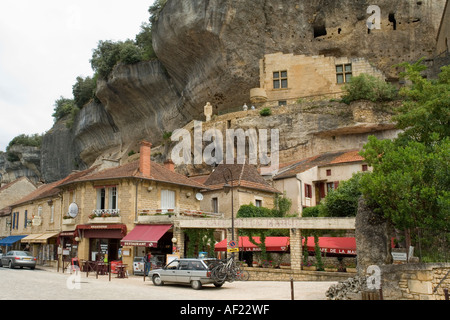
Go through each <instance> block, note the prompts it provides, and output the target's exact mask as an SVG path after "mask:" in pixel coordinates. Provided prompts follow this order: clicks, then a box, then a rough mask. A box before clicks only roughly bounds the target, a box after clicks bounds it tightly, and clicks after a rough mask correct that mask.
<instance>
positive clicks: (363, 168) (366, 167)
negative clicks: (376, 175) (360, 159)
mask: <svg viewBox="0 0 450 320" xmlns="http://www.w3.org/2000/svg"><path fill="white" fill-rule="evenodd" d="M368 170H369V167H368V166H367V164H363V165H362V171H363V172H366V171H368Z"/></svg>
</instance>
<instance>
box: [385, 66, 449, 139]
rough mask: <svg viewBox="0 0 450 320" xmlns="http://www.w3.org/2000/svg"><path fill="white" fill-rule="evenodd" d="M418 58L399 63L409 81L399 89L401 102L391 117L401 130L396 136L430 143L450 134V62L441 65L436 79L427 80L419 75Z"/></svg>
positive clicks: (422, 67)
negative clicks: (411, 62) (449, 63)
mask: <svg viewBox="0 0 450 320" xmlns="http://www.w3.org/2000/svg"><path fill="white" fill-rule="evenodd" d="M421 62H422V60H419V61H418V62H416V63H414V64H408V63H403V64H401V66H402V67H404V68H405V72H404V73H403V74H402V75H403V76H404V77H406V78H407V79H409V80H410V81H411V82H412V85H411V86H410V87H404V88H402V90H400V95H401V96H402V97H403V98H404V103H403V104H402V106H401V107H400V108H399V109H398V114H397V115H396V116H395V117H394V120H395V121H396V122H397V127H398V128H399V129H402V130H403V131H404V132H403V133H402V134H401V135H400V139H402V140H413V141H417V142H420V143H424V144H426V145H430V144H434V142H435V141H440V140H442V139H443V138H445V137H449V136H450V108H449V106H450V66H445V67H443V68H442V69H441V73H440V74H439V78H438V80H428V79H425V78H423V77H422V75H421V72H422V71H423V70H425V69H426V67H425V66H424V65H422V64H421Z"/></svg>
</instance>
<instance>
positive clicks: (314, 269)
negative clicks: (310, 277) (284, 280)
mask: <svg viewBox="0 0 450 320" xmlns="http://www.w3.org/2000/svg"><path fill="white" fill-rule="evenodd" d="M302 270H305V271H316V270H317V267H316V266H302Z"/></svg>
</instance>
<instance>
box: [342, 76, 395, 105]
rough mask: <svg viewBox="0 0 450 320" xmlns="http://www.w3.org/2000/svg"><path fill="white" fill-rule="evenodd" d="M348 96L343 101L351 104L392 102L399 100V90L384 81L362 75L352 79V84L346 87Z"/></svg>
mask: <svg viewBox="0 0 450 320" xmlns="http://www.w3.org/2000/svg"><path fill="white" fill-rule="evenodd" d="M344 91H345V92H346V94H345V95H344V96H343V97H342V101H343V102H345V103H350V102H352V101H356V100H369V101H372V102H382V101H392V100H395V99H396V98H397V89H396V88H395V87H394V86H392V85H391V84H389V83H387V82H386V81H384V80H381V79H379V78H376V77H374V76H372V75H369V74H365V73H362V74H360V75H359V76H356V77H352V79H351V81H350V83H348V84H346V85H345V86H344Z"/></svg>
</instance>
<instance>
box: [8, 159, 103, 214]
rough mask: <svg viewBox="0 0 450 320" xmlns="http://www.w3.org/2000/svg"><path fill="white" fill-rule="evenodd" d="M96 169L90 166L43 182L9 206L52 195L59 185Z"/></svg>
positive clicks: (58, 189) (57, 191) (55, 193)
mask: <svg viewBox="0 0 450 320" xmlns="http://www.w3.org/2000/svg"><path fill="white" fill-rule="evenodd" d="M96 169H97V167H92V168H89V169H87V170H84V171H78V172H74V173H72V174H70V175H68V176H67V177H65V178H64V179H62V180H59V181H56V182H53V183H49V184H44V185H42V186H40V187H39V188H37V189H36V190H34V191H33V192H31V193H30V194H28V195H26V196H25V197H23V198H22V199H20V200H19V201H17V202H16V203H14V204H12V205H11V206H13V207H14V206H18V205H21V204H24V203H26V202H29V201H34V200H39V199H44V198H50V197H54V196H56V195H57V194H58V193H59V192H60V191H61V189H60V188H59V187H60V186H62V185H64V184H67V183H69V182H70V181H73V180H75V179H79V178H80V177H82V176H84V175H87V174H89V173H91V172H93V171H95V170H96Z"/></svg>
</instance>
